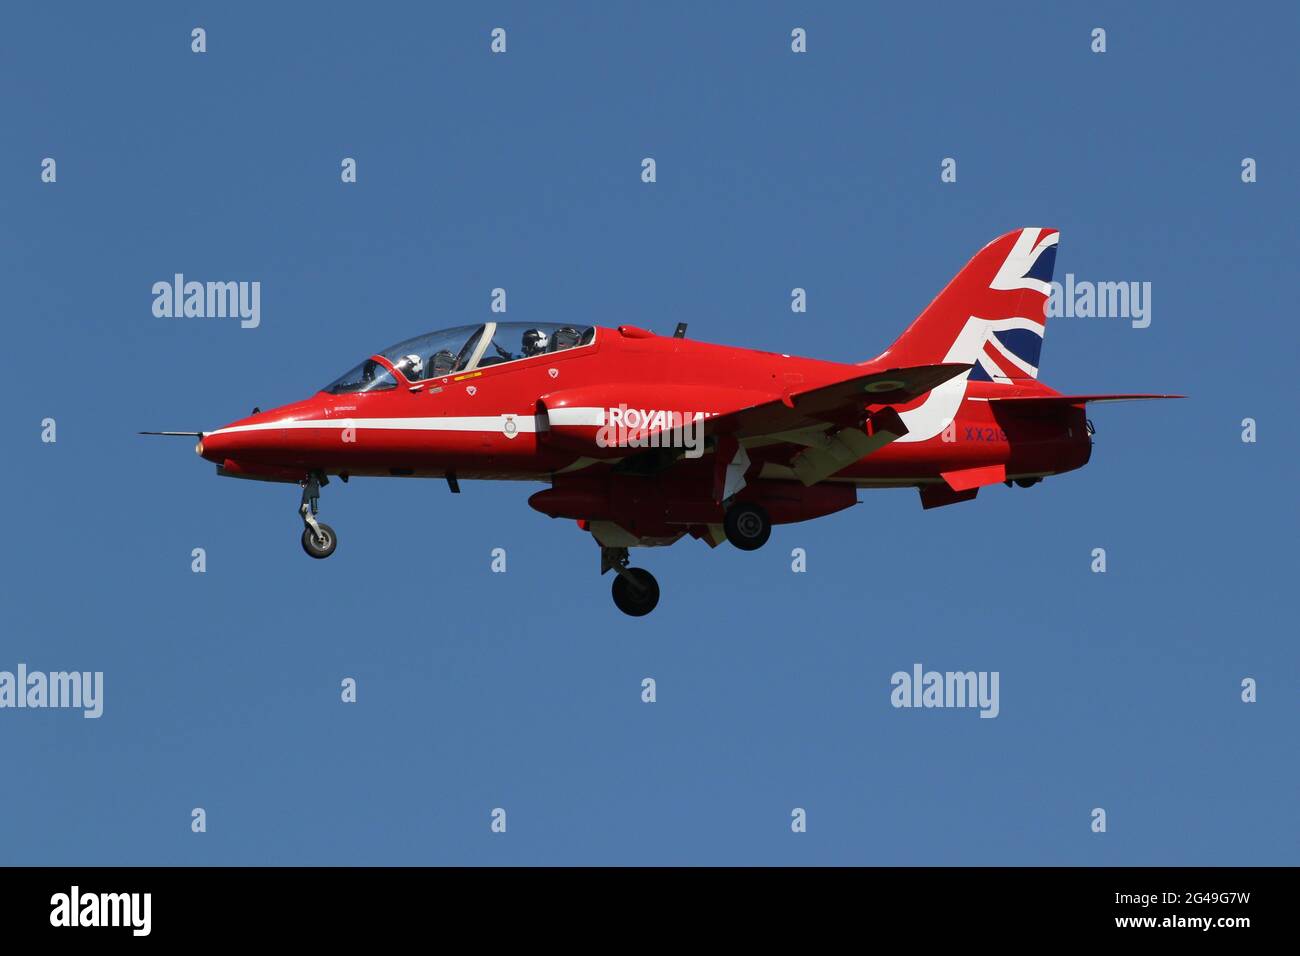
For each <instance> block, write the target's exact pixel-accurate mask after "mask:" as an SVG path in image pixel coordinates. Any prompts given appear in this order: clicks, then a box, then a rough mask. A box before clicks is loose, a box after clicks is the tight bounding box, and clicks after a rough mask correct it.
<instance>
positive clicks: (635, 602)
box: [612, 568, 659, 617]
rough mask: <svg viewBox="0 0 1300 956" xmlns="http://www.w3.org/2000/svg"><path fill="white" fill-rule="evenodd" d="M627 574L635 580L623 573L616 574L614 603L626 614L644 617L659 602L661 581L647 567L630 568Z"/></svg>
mask: <svg viewBox="0 0 1300 956" xmlns="http://www.w3.org/2000/svg"><path fill="white" fill-rule="evenodd" d="M627 574H628V575H630V576H631V577H632V578H633V579H634V580H633V581H629V580H628V579H627V576H625V575H622V574H618V575H615V576H614V586H613V588H612V590H613V593H614V603H615V604H616V605H618V609H619V610H620V611H622V612H623V613H624V614H630V615H631V616H632V617H644V616H645V615H646V614H649V613H650V612H651V611H653V610H654V609H655V605H656V604H658V603H659V582H658V581H656V580H655V576H654V575H653V574H651V573H650V572H649V571H647V570H646V569H645V568H628V569H627Z"/></svg>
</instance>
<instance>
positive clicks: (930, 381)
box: [704, 364, 971, 501]
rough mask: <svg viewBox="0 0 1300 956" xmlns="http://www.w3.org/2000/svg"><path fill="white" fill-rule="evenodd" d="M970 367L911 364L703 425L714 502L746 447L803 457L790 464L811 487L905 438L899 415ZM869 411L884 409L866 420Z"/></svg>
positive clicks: (727, 488) (730, 484)
mask: <svg viewBox="0 0 1300 956" xmlns="http://www.w3.org/2000/svg"><path fill="white" fill-rule="evenodd" d="M970 369H971V366H970V365H961V364H948V365H918V366H915V367H913V368H892V369H888V370H886V371H884V372H873V373H871V374H870V375H857V376H855V377H853V378H848V379H844V380H843V381H840V382H834V383H832V384H830V385H823V386H821V387H819V388H810V389H804V390H802V391H791V392H789V393H788V394H786V395H785V396H783V397H782V398H779V399H774V400H772V401H768V402H762V403H760V404H758V405H751V406H749V407H748V408H742V409H739V410H737V411H734V412H728V413H727V414H725V415H715V416H714V417H713V418H708V419H705V421H704V434H705V435H706V436H709V435H712V436H715V437H716V438H717V440H718V447H719V455H718V473H717V475H716V476H715V479H714V497H715V498H716V499H717V500H719V501H720V500H722V499H723V498H725V497H727V496H728V495H730V494H731V493H733V491H734V490H735V489H737V488H739V487H740V486H741V485H743V483H744V480H743V475H744V472H745V470H746V468H747V467H748V465H749V456H748V455H747V454H746V453H745V448H747V447H748V448H753V447H756V446H758V445H763V444H773V443H778V442H781V443H789V444H793V445H802V446H803V450H802V451H800V452H799V453H798V454H797V455H795V456H794V458H793V459H791V461H790V467H791V469H792V470H793V471H794V473H795V476H796V477H797V478H798V479H799V480H800V481H801V482H803V484H804V485H814V484H816V483H817V482H819V481H822V480H823V479H825V478H828V477H830V476H831V475H833V474H835V472H837V471H841V470H842V469H844V468H847V467H848V466H849V465H850V464H852V463H853V462H855V461H857V460H858V459H859V458H863V457H865V456H867V455H870V454H872V453H873V452H875V451H877V450H878V449H880V448H883V447H884V446H885V445H888V444H889V443H890V442H892V441H896V440H897V439H899V438H902V437H903V436H904V435H906V434H907V426H906V425H904V424H903V419H902V418H901V417H900V416H899V414H898V412H897V411H895V410H894V409H893V408H891V407H889V406H891V405H894V404H903V403H905V402H910V401H911V400H912V399H914V398H918V397H920V396H921V395H924V394H925V393H926V392H928V391H930V390H931V389H932V388H935V387H936V386H938V385H942V384H943V383H944V382H946V381H948V380H949V379H953V378H956V377H957V376H958V375H961V374H963V373H965V372H968V371H970ZM868 405H883V406H886V407H884V408H882V409H880V410H878V411H875V412H873V413H871V414H870V415H868V414H866V409H867V406H868Z"/></svg>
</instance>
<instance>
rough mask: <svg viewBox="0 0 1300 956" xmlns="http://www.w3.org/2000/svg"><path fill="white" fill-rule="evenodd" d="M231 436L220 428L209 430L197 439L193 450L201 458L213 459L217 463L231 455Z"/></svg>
mask: <svg viewBox="0 0 1300 956" xmlns="http://www.w3.org/2000/svg"><path fill="white" fill-rule="evenodd" d="M234 444H235V443H234V441H233V436H232V435H230V434H227V433H223V432H222V431H221V430H220V429H218V430H217V431H215V432H210V433H209V434H206V435H204V436H203V437H202V438H200V439H199V443H198V444H197V445H195V446H194V451H195V452H196V453H197V454H198V455H199V456H200V457H202V458H206V459H207V460H208V461H215V462H216V463H217V464H218V465H219V464H221V463H222V462H224V461H225V460H226V459H227V458H230V457H231V452H232V451H234Z"/></svg>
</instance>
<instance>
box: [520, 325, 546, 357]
mask: <svg viewBox="0 0 1300 956" xmlns="http://www.w3.org/2000/svg"><path fill="white" fill-rule="evenodd" d="M550 344H551V340H550V338H548V337H547V335H546V333H545V332H543V331H542V330H541V329H528V330H527V331H526V332H524V340H523V347H524V354H525V355H536V354H538V353H539V352H545V351H546V347H547V346H548V345H550Z"/></svg>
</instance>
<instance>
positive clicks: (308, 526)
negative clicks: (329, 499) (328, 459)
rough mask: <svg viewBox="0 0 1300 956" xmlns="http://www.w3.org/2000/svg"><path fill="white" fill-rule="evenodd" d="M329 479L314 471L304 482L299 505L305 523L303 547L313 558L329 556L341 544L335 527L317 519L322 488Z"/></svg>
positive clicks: (299, 511)
mask: <svg viewBox="0 0 1300 956" xmlns="http://www.w3.org/2000/svg"><path fill="white" fill-rule="evenodd" d="M328 481H329V479H327V478H326V477H325V476H324V475H319V474H315V473H313V474H311V475H310V476H308V477H307V479H306V480H305V481H303V482H302V504H301V505H300V506H299V507H298V514H300V515H301V516H302V523H303V529H302V549H303V550H304V551H306V552H307V553H308V554H309V555H311V556H312V557H313V558H320V559H324V558H328V557H329V556H330V555H331V554H333V553H334V549H335V548H337V547H338V546H339V538H338V535H336V534H335V533H334V529H333V528H331V527H330V526H329V525H327V524H326V523H325V522H323V521H317V520H316V512H317V510H318V506H319V503H320V488H321V485H323V484H327V483H328Z"/></svg>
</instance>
